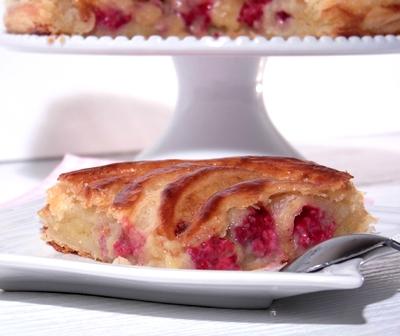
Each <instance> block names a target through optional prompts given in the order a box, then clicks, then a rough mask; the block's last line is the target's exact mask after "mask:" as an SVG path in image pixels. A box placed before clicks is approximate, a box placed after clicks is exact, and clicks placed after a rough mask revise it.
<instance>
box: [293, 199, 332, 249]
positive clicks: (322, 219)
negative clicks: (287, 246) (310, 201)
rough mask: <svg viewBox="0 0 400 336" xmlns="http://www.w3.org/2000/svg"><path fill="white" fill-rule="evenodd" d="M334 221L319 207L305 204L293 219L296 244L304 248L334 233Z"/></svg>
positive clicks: (330, 236)
mask: <svg viewBox="0 0 400 336" xmlns="http://www.w3.org/2000/svg"><path fill="white" fill-rule="evenodd" d="M335 229H336V223H335V221H333V220H330V219H329V218H326V214H325V212H324V211H322V210H321V209H319V208H316V207H313V206H310V205H306V206H304V207H303V209H302V210H301V213H300V214H299V215H298V216H296V217H295V219H294V230H293V237H294V240H295V243H296V244H297V246H299V247H302V248H304V249H307V248H310V247H312V246H314V245H317V244H319V243H321V242H323V241H325V240H327V239H329V238H332V237H333V234H334V233H335Z"/></svg>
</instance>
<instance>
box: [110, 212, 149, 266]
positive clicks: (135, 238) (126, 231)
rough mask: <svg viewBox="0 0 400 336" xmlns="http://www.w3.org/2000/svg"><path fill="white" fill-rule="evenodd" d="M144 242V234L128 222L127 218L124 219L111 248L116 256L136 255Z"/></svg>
mask: <svg viewBox="0 0 400 336" xmlns="http://www.w3.org/2000/svg"><path fill="white" fill-rule="evenodd" d="M144 243H145V238H144V236H143V235H142V234H141V233H140V232H139V231H138V230H136V229H135V228H134V227H133V225H132V224H131V223H129V221H128V219H124V220H123V222H122V231H121V235H120V236H119V238H118V240H117V241H116V242H115V243H114V245H113V248H114V252H115V254H116V255H117V256H120V257H124V258H126V257H129V256H133V257H136V256H138V254H139V253H140V252H141V250H142V248H143V246H144Z"/></svg>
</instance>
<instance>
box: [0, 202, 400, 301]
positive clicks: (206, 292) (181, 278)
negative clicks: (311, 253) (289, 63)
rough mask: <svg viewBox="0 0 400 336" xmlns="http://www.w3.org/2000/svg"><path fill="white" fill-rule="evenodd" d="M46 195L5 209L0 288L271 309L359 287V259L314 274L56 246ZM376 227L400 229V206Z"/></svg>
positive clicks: (1, 213) (390, 231) (0, 224)
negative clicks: (119, 260)
mask: <svg viewBox="0 0 400 336" xmlns="http://www.w3.org/2000/svg"><path fill="white" fill-rule="evenodd" d="M43 204H44V201H43V200H36V201H34V202H30V203H26V204H23V205H18V206H15V207H13V208H10V209H3V210H0V228H1V236H0V288H2V289H4V290H10V291H11V290H12V291H47V292H66V293H81V294H92V295H101V296H110V297H119V298H129V299H138V300H145V301H154V302H166V303H177V304H189V305H200V306H209V307H226V308H266V307H268V306H269V305H270V304H271V302H272V300H274V299H277V298H283V297H287V296H292V295H298V294H305V293H312V292H317V291H324V290H337V289H352V288H358V287H360V286H361V285H362V283H363V277H362V275H361V273H360V271H359V266H360V261H361V260H360V259H355V260H352V261H349V262H347V263H343V264H341V265H335V266H332V267H330V268H328V269H325V270H324V271H322V272H319V273H315V274H297V273H284V272H265V271H253V272H241V271H203V270H173V269H160V268H151V267H133V266H122V265H110V264H104V263H99V262H94V261H92V260H89V259H86V258H81V257H78V256H72V255H63V254H61V253H58V252H55V251H54V250H53V249H52V248H51V247H49V246H47V245H46V244H45V243H44V242H43V241H41V240H40V238H39V229H40V223H39V220H38V218H37V217H36V211H37V210H38V209H39V208H40V207H41V206H42V205H43ZM375 214H377V215H378V216H379V217H380V218H381V221H380V223H379V225H378V227H377V231H379V232H380V233H381V234H385V235H388V236H390V235H394V234H395V233H398V229H399V225H398V224H396V221H398V218H400V213H397V212H396V211H394V212H387V211H385V212H380V213H375Z"/></svg>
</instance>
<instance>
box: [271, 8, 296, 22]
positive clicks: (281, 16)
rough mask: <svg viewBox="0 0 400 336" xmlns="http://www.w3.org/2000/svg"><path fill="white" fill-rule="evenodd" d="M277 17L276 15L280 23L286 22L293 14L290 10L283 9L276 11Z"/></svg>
mask: <svg viewBox="0 0 400 336" xmlns="http://www.w3.org/2000/svg"><path fill="white" fill-rule="evenodd" d="M275 17H276V21H278V22H279V23H280V24H284V23H285V22H286V21H287V20H289V19H290V18H291V17H292V16H291V15H290V14H289V13H288V12H285V11H284V10H281V11H278V12H276V14H275Z"/></svg>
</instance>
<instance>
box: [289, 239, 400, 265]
mask: <svg viewBox="0 0 400 336" xmlns="http://www.w3.org/2000/svg"><path fill="white" fill-rule="evenodd" d="M395 238H397V236H396V237H395ZM396 251H400V243H399V242H398V241H397V240H395V239H391V238H387V237H382V236H378V235H374V234H352V235H347V236H340V237H335V238H332V239H329V240H327V241H324V242H322V243H320V244H318V245H316V246H314V247H313V248H311V249H310V250H308V251H307V252H306V253H305V254H303V255H302V256H300V257H299V258H297V259H296V260H295V261H293V262H292V263H290V264H289V265H287V266H286V267H284V268H283V269H282V271H283V272H298V273H311V272H317V271H319V270H322V269H324V268H326V267H328V266H331V265H334V264H338V263H341V262H344V261H347V260H350V259H353V258H362V259H364V262H366V261H368V260H371V259H373V258H375V257H378V256H383V255H386V254H391V253H393V252H396Z"/></svg>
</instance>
